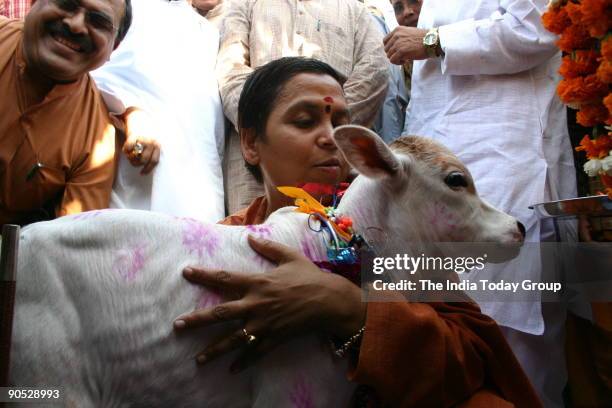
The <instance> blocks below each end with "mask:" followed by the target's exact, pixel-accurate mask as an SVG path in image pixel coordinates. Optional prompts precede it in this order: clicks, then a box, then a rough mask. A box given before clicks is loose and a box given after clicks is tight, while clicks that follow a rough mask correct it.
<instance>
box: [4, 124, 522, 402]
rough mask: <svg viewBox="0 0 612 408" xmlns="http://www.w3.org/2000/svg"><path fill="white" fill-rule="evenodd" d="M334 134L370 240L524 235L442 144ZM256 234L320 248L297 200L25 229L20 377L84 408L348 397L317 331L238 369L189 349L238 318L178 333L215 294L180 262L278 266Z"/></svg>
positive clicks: (339, 369)
mask: <svg viewBox="0 0 612 408" xmlns="http://www.w3.org/2000/svg"><path fill="white" fill-rule="evenodd" d="M334 138H335V141H336V144H337V145H338V147H339V149H340V150H341V152H342V153H343V154H344V156H345V157H346V159H347V160H348V161H349V163H350V164H351V165H352V166H353V167H354V168H355V169H356V170H357V171H358V172H359V173H360V174H361V176H359V177H358V178H357V179H356V180H355V181H354V182H353V183H352V184H351V186H350V188H349V189H348V190H347V192H346V193H345V196H344V198H343V200H342V202H341V204H340V208H339V210H340V211H341V212H342V213H343V214H346V215H349V216H351V217H353V220H354V226H355V229H356V230H357V231H359V232H362V233H363V234H364V235H366V239H368V238H371V237H368V233H369V232H368V231H370V232H371V231H385V234H386V235H387V237H388V238H389V239H391V240H392V241H393V242H394V244H395V245H394V248H407V247H408V246H409V245H410V243H413V242H418V241H443V242H448V241H459V240H461V241H476V242H483V241H486V242H500V243H509V242H517V241H521V239H522V237H521V235H520V232H519V231H518V228H517V223H516V220H515V219H513V218H512V217H510V216H508V215H506V214H503V213H501V212H499V211H497V210H495V209H493V208H492V207H490V206H488V205H487V204H485V203H483V202H482V201H481V200H480V199H479V198H478V196H477V195H476V192H475V190H474V188H473V182H472V181H471V179H470V176H469V173H468V172H467V170H466V169H465V168H464V167H463V165H461V163H459V161H458V160H457V159H456V158H455V157H454V156H453V155H452V154H451V153H450V152H448V151H447V150H446V149H444V148H443V147H442V146H440V145H438V144H436V143H434V142H432V141H429V140H426V139H422V138H415V137H409V138H401V139H400V140H399V141H397V142H396V143H395V144H394V145H393V146H392V149H389V148H388V147H387V146H386V145H385V144H384V143H383V142H382V141H381V140H380V139H379V138H378V137H377V136H376V135H375V134H373V133H372V132H370V131H368V130H367V129H364V128H360V127H356V126H343V127H340V128H338V129H336V131H335V133H334ZM392 150H393V151H392ZM451 172H460V173H462V174H464V175H465V177H466V179H467V180H468V183H469V186H468V187H467V188H454V189H453V188H451V187H449V186H448V185H447V184H445V179H446V177H447V175H448V174H450V173H451ZM249 234H254V235H257V236H261V237H264V238H267V239H271V240H274V241H279V242H282V243H284V244H286V245H289V246H291V247H293V248H296V249H299V250H301V251H303V252H304V253H306V254H307V255H308V256H309V257H310V258H311V259H313V260H325V259H326V252H325V247H324V245H323V241H322V237H321V235H320V233H316V232H313V231H312V230H310V229H309V228H308V227H307V216H306V215H304V214H300V213H296V212H294V211H293V209H292V208H284V209H281V210H279V211H277V212H275V213H274V214H272V215H271V216H270V217H269V219H268V220H267V221H266V223H265V224H263V225H257V226H249V227H226V226H220V225H206V224H202V223H200V222H198V221H195V220H190V219H181V218H175V217H170V216H164V215H159V214H152V213H148V212H141V211H130V210H106V211H95V212H89V213H84V214H80V215H76V216H70V217H64V218H61V219H58V220H55V221H51V222H45V223H40V224H35V225H32V226H30V227H27V228H25V229H24V231H23V233H22V241H21V244H20V245H21V253H20V257H19V269H18V283H17V288H18V289H17V297H16V315H15V325H14V332H13V333H14V336H13V343H12V366H11V382H12V384H14V385H17V386H44V387H49V386H61V387H63V388H64V391H65V401H66V403H67V404H69V405H73V406H78V407H114V406H117V407H119V406H143V407H144V406H147V407H150V406H160V407H170V406H172V407H175V406H176V407H179V406H180V407H191V406H194V407H195V406H198V407H200V406H205V407H251V406H254V407H289V406H295V407H332V406H334V407H336V406H337V407H340V406H347V404H348V401H349V399H350V396H351V394H352V392H353V390H354V385H353V384H350V383H349V382H348V381H347V380H346V374H345V373H346V369H347V364H346V361H344V360H339V359H336V358H334V357H333V356H332V352H331V349H330V347H329V345H328V343H327V342H326V340H325V339H324V338H321V337H319V336H317V335H315V334H313V335H312V336H309V337H305V338H299V339H296V340H294V341H292V342H290V343H287V344H285V345H284V346H282V347H280V348H279V349H277V350H275V351H273V352H272V353H270V354H269V355H268V356H266V357H264V358H263V359H261V361H260V362H259V363H257V364H256V365H255V366H253V367H251V368H250V369H248V370H246V371H245V372H243V373H241V374H238V375H230V374H229V364H230V362H231V361H232V360H233V359H234V358H235V357H236V356H235V355H228V356H226V357H223V358H220V359H218V360H216V361H213V362H211V363H209V364H207V365H205V366H203V367H198V366H196V364H195V361H194V356H195V355H196V353H197V352H198V351H200V350H201V349H202V348H203V346H204V345H205V344H207V343H209V342H210V341H211V340H212V339H213V338H215V337H216V336H217V335H218V334H219V333H221V332H226V331H227V330H228V329H231V328H234V329H235V328H237V327H239V323H237V322H236V323H227V324H219V325H218V326H216V327H211V328H205V329H199V330H194V331H192V332H189V333H180V334H179V333H175V332H174V331H173V329H172V322H173V320H174V319H175V318H176V317H177V316H179V315H181V314H184V313H187V312H190V311H192V310H194V309H196V308H201V307H210V306H213V305H215V304H216V303H218V302H219V300H220V299H219V297H218V296H217V295H216V294H215V293H213V292H210V291H208V290H206V289H202V288H199V287H196V286H194V285H191V284H190V283H188V282H187V281H186V280H184V279H183V277H182V274H181V271H182V269H183V268H185V267H186V266H190V265H202V266H205V267H208V268H218V269H225V270H231V271H243V272H250V273H263V272H264V271H265V270H268V269H270V268H272V267H273V265H271V264H270V263H269V262H267V261H265V260H264V259H262V258H261V257H259V256H258V255H256V254H255V253H254V252H253V251H252V250H251V249H250V247H249V246H248V244H247V242H246V239H247V236H248V235H249ZM387 251H389V249H387ZM378 255H380V256H393V255H394V254H393V253H384V251H383V253H380V254H378ZM261 335H263V336H265V333H262V334H261Z"/></svg>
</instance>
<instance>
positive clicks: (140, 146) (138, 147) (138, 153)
mask: <svg viewBox="0 0 612 408" xmlns="http://www.w3.org/2000/svg"><path fill="white" fill-rule="evenodd" d="M142 152H144V145H143V144H142V143H140V142H136V143H134V148H133V149H132V153H134V155H136V157H140V156H142Z"/></svg>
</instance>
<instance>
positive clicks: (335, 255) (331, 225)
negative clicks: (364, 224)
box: [278, 183, 367, 285]
mask: <svg viewBox="0 0 612 408" xmlns="http://www.w3.org/2000/svg"><path fill="white" fill-rule="evenodd" d="M306 186H307V188H308V189H309V190H310V191H314V192H322V193H325V192H327V191H328V190H329V191H333V194H334V206H333V207H325V206H323V204H321V203H320V202H319V201H317V200H316V199H315V198H314V197H312V196H311V195H310V194H309V193H308V192H306V191H305V189H304V188H298V187H278V190H279V191H280V192H281V193H283V194H285V195H286V196H288V197H291V198H295V205H296V207H297V209H296V211H298V212H301V213H305V214H309V215H310V217H309V218H308V227H309V228H310V229H311V230H313V231H315V232H322V231H323V230H327V232H328V233H329V236H330V239H329V240H327V239H325V245H326V247H327V258H328V261H326V262H325V261H324V262H315V264H317V266H319V267H320V268H322V269H328V270H331V271H332V272H334V273H337V274H339V275H342V276H344V277H345V278H347V279H349V280H350V281H352V282H354V283H355V284H357V285H359V284H360V275H361V273H360V272H361V271H360V266H361V262H360V258H359V253H358V251H359V250H360V249H361V248H363V247H364V246H365V247H367V244H366V242H365V240H364V239H363V238H362V237H361V236H360V235H358V234H355V232H354V230H353V221H352V219H351V218H350V217H347V216H342V215H340V214H339V213H338V209H337V208H336V205H337V193H338V189H337V188H335V189H334V190H331V186H327V185H318V184H313V183H310V184H307V185H304V187H306ZM343 193H344V191H342V194H343ZM312 219H316V220H318V221H319V223H320V229H318V230H317V229H315V228H313V226H312V225H311V220H312Z"/></svg>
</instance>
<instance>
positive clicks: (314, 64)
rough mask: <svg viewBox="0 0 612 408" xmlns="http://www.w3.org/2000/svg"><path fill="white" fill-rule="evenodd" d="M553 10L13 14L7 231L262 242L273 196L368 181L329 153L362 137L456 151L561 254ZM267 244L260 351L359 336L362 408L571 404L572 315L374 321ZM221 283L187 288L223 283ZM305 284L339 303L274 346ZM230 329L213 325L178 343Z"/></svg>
mask: <svg viewBox="0 0 612 408" xmlns="http://www.w3.org/2000/svg"><path fill="white" fill-rule="evenodd" d="M546 3H547V1H546V0H456V1H453V2H441V1H433V0H390V1H388V0H369V1H368V0H365V1H358V0H334V1H322V0H303V1H284V0H223V1H221V0H191V1H190V0H176V1H171V0H34V1H32V2H31V3H30V2H29V1H26V0H20V1H16V0H0V15H3V16H6V17H0V90H1V94H2V95H3V98H2V100H1V101H0V106H1V112H2V114H1V115H0V184H1V185H2V189H1V191H0V224H7V223H13V224H20V225H27V224H29V223H33V222H37V221H44V220H50V219H53V218H56V217H61V216H64V215H69V214H75V213H79V212H83V211H89V210H95V209H103V208H109V207H110V208H132V209H141V210H150V211H156V212H162V213H167V214H171V215H176V216H180V217H191V218H194V219H198V220H201V221H206V222H222V223H224V224H228V225H247V224H258V223H262V222H264V221H265V220H266V218H267V217H268V216H269V215H270V214H271V213H272V212H273V211H275V210H277V209H279V208H281V207H283V206H286V205H290V204H291V202H290V201H288V200H287V198H286V197H283V196H282V195H281V194H280V193H279V192H278V191H277V190H276V187H278V186H283V185H297V184H300V183H304V182H315V183H324V184H336V183H339V182H344V181H347V179H348V178H350V177H349V173H350V172H349V170H350V169H349V168H348V165H347V164H346V162H345V161H344V160H343V159H342V156H341V155H340V154H339V153H338V151H337V148H336V147H335V145H334V143H333V139H332V137H331V135H332V131H333V129H334V128H335V127H337V126H340V125H343V124H349V123H351V124H358V125H362V126H364V127H368V128H371V129H373V130H374V131H375V132H376V133H378V134H379V136H380V137H381V138H382V139H383V140H384V141H385V142H387V143H391V142H393V140H395V139H396V138H398V137H399V136H401V135H402V134H412V135H420V136H426V137H430V138H433V139H435V140H437V141H439V142H441V143H442V144H444V145H446V146H447V147H449V148H450V149H451V150H452V151H453V153H455V154H456V155H457V156H458V157H459V158H460V159H461V160H462V161H463V163H464V164H465V165H466V166H467V167H468V169H469V170H470V172H471V173H472V175H473V176H474V179H475V184H476V188H477V190H478V192H479V194H480V196H481V197H483V198H484V199H485V200H486V201H488V202H489V203H491V204H493V205H494V206H495V207H497V208H499V209H501V210H503V211H505V212H507V213H509V214H511V215H513V216H514V217H516V218H517V219H518V220H520V221H521V223H522V224H523V225H524V226H525V239H526V241H527V242H541V241H547V240H553V239H557V238H558V236H559V232H558V231H556V233H555V232H554V231H553V229H552V226H550V225H548V224H545V223H542V222H540V221H539V220H538V219H537V218H536V216H535V214H534V213H533V212H532V211H530V210H529V209H528V207H529V206H530V205H532V204H534V203H539V202H544V201H549V200H558V199H563V198H570V197H574V196H576V177H575V169H574V162H573V156H572V151H571V147H570V140H569V137H568V130H567V124H566V123H567V120H566V111H565V109H564V107H563V106H562V104H561V102H560V101H559V100H558V98H557V97H556V95H555V85H556V83H557V81H558V74H557V70H558V67H559V64H560V58H561V55H560V52H559V51H558V49H557V48H556V46H555V44H554V43H555V37H554V35H552V34H550V33H548V32H547V31H546V30H545V29H544V28H543V26H542V24H541V21H540V19H541V15H542V13H543V12H544V10H545V7H546ZM561 232H562V234H561V235H562V236H563V237H564V239H568V240H576V239H577V237H576V236H575V235H576V234H575V231H574V230H573V229H572V228H571V226H568V228H567V230H564V231H561ZM251 244H252V245H253V247H254V249H255V250H257V251H258V252H261V253H262V254H264V255H266V257H268V258H270V259H276V260H278V264H279V266H278V268H276V269H274V270H272V271H271V272H270V273H271V274H276V276H278V279H277V280H276V281H275V282H276V287H275V288H274V290H273V291H267V292H262V291H258V288H257V287H254V286H252V285H251V286H249V291H248V292H247V293H246V294H245V299H247V298H248V299H251V300H252V299H255V300H253V301H252V303H253V305H254V306H253V310H251V309H248V308H247V310H246V311H245V310H243V311H242V313H243V314H245V315H248V319H249V322H252V327H251V328H250V329H249V332H252V331H258V330H259V331H263V332H266V333H267V335H268V336H269V337H275V336H278V337H279V339H280V338H281V337H288V336H289V337H290V336H292V335H294V334H295V333H298V334H299V333H303V332H304V331H306V330H310V331H324V332H327V333H329V334H331V335H333V336H334V337H336V338H339V339H347V338H352V336H354V335H355V334H356V333H361V334H363V337H362V338H361V348H360V349H358V350H357V351H356V352H355V353H353V355H352V356H351V358H352V359H353V363H354V364H353V367H352V369H351V371H350V372H349V373H347V375H348V377H349V378H350V379H351V380H352V381H355V382H357V383H359V384H361V385H362V386H363V387H360V388H359V389H358V390H361V391H363V390H365V391H363V392H361V396H359V397H356V400H360V401H361V402H358V403H357V402H356V404H362V405H357V406H377V405H378V406H384V405H385V404H390V405H392V406H457V405H461V404H465V405H462V406H482V407H492V406H500V407H501V406H511V405H510V404H514V406H518V407H531V406H539V405H540V404H543V405H544V406H547V407H557V406H563V405H564V399H563V390H564V388H565V386H566V383H567V375H566V374H565V373H566V365H565V358H564V353H565V351H564V348H563V341H562V340H560V338H559V336H560V333H561V332H562V331H563V324H564V316H565V315H564V311H563V310H558V308H556V307H552V306H550V305H546V306H544V305H540V304H536V305H534V304H521V303H516V304H510V305H508V304H496V303H492V304H482V305H480V308H482V310H483V312H484V313H482V312H481V311H480V308H479V307H477V306H476V305H474V304H472V303H465V304H453V305H450V304H444V303H442V304H410V303H398V304H394V303H378V304H367V305H366V304H365V303H362V302H361V299H360V291H359V290H358V288H357V287H356V286H354V285H353V284H352V283H350V282H349V281H348V280H346V279H344V278H342V277H339V276H337V275H330V274H325V273H321V272H320V271H319V270H318V268H317V267H316V266H315V265H313V264H312V263H310V262H309V261H307V260H306V259H305V258H303V257H301V256H300V255H299V254H296V253H294V252H292V251H289V250H288V249H287V248H286V247H283V246H282V245H280V244H273V243H268V244H267V245H263V246H262V244H261V243H257V242H252V243H251ZM531 267H532V268H534V269H536V270H537V269H538V268H540V265H539V262H537V261H535V262H533V264H532V265H531ZM289 268H292V270H294V271H296V272H295V273H293V275H292V274H286V273H283V272H284V271H286V270H288V269H289ZM206 273H207V272H206V271H198V270H195V271H193V272H192V274H191V275H190V276H189V279H190V280H192V281H194V282H196V283H204V284H206V283H207V282H209V281H210V279H211V278H210V277H207V276H206ZM228 274H230V273H228ZM230 276H231V274H230ZM296 276H297V277H299V278H300V279H303V276H307V277H309V278H308V279H307V282H300V284H301V285H304V287H307V288H308V290H310V292H308V293H310V294H315V293H316V294H318V296H320V298H322V299H327V301H326V302H322V303H321V304H320V308H319V309H315V310H309V311H308V313H307V312H306V309H308V308H310V307H311V305H310V304H309V303H308V302H306V300H305V299H306V298H307V296H308V293H306V294H304V295H303V297H302V298H301V299H302V300H304V301H303V302H302V303H300V302H299V301H298V302H297V305H295V304H294V305H293V306H292V307H291V308H290V310H289V309H288V310H287V312H286V313H285V314H282V313H281V315H279V316H278V317H277V321H282V322H284V324H283V325H281V326H278V327H275V328H272V327H265V326H266V324H267V323H266V322H270V321H271V320H270V318H269V316H267V315H266V313H267V312H266V311H265V310H264V311H262V310H260V309H257V308H255V305H256V304H257V302H256V300H257V299H261V298H262V297H265V296H272V297H273V298H271V299H268V300H269V304H274V305H277V306H278V307H276V308H274V310H283V309H282V307H281V306H282V305H284V304H286V302H287V301H288V300H287V299H289V298H291V299H294V301H295V296H294V294H291V293H289V291H288V290H285V289H286V288H290V287H292V286H293V285H295V284H296V282H294V281H292V279H296ZM229 281H231V279H229ZM270 293H272V295H271V294H270ZM274 296H275V297H274ZM300 305H301V306H300ZM300 307H301V309H300ZM217 310H218V309H217ZM290 311H291V313H293V314H292V315H291V316H289V313H290ZM296 311H298V312H296ZM279 313H280V312H279ZM485 313H486V314H485ZM488 316H491V317H492V319H491V318H489V317H488ZM217 317H218V316H217ZM238 317H239V318H240V319H243V318H244V316H242V315H241V316H238ZM215 318H216V317H215V314H214V310H212V311H207V312H206V311H205V312H198V313H196V314H194V315H193V316H191V317H189V318H188V319H186V320H185V321H181V322H180V323H178V324H177V329H180V330H184V329H189V328H190V327H193V326H199V325H202V324H207V322H210V321H214V320H215ZM233 318H237V317H236V316H234V317H233ZM493 319H494V320H493ZM495 322H497V324H499V327H498V325H497V324H496V323H495ZM500 327H501V328H500ZM257 334H259V333H257ZM418 339H422V340H418ZM240 341H241V340H240V339H239V338H238V339H237V338H236V336H230V337H228V339H226V340H223V341H221V342H220V343H218V344H216V345H212V346H211V347H210V348H209V349H208V350H207V351H206V352H204V353H203V356H204V357H203V360H207V359H210V358H214V357H215V356H216V355H217V354H220V353H226V352H228V351H230V350H233V349H235V348H237V347H239V346H242V345H243V344H241V343H240ZM279 341H280V340H279ZM508 344H509V345H508ZM406 345H409V346H406ZM253 350H258V349H257V348H255V349H253ZM259 351H260V352H261V353H265V352H266V351H268V350H266V345H265V344H262V346H261V350H259ZM514 355H516V358H515V357H514ZM422 373H426V375H422ZM532 387H533V388H532ZM364 401H365V402H364ZM363 404H370V405H363Z"/></svg>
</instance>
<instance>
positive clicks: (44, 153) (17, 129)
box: [0, 17, 115, 225]
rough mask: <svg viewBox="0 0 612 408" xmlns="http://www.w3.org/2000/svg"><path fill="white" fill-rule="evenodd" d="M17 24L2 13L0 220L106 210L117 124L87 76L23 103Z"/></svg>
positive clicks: (22, 66)
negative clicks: (29, 102)
mask: <svg viewBox="0 0 612 408" xmlns="http://www.w3.org/2000/svg"><path fill="white" fill-rule="evenodd" d="M22 38H23V22H21V21H17V20H9V19H6V18H4V17H0V95H2V97H1V99H0V112H2V113H1V114H0V225H1V224H5V223H17V224H27V223H30V222H33V221H38V220H42V219H50V218H54V217H57V216H62V215H66V214H72V213H78V212H81V211H88V210H93V209H100V208H106V207H108V204H109V201H110V192H111V188H112V183H113V177H114V169H115V165H114V158H115V157H114V155H115V129H114V128H113V126H112V125H111V123H110V118H109V115H108V113H107V111H106V107H105V106H104V104H103V101H102V98H101V97H100V94H99V92H98V90H97V88H96V87H95V84H94V82H93V80H92V79H91V78H90V77H89V75H83V77H82V78H81V79H79V80H78V81H76V82H74V83H70V84H63V85H56V86H54V87H53V88H52V89H51V91H50V92H49V93H48V94H47V95H46V96H45V98H44V100H43V101H42V102H41V103H38V104H35V105H31V106H26V102H25V100H26V97H25V88H24V84H25V83H26V82H25V81H26V76H25V75H24V73H25V60H24V57H23V52H22Z"/></svg>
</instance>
